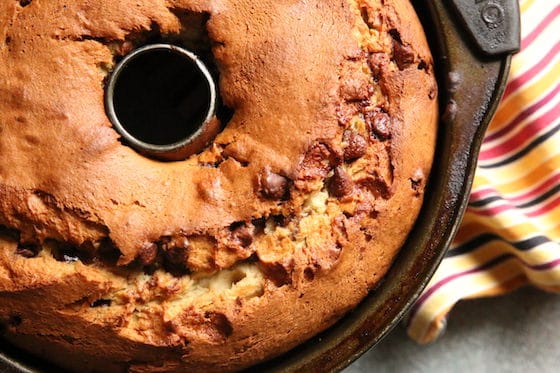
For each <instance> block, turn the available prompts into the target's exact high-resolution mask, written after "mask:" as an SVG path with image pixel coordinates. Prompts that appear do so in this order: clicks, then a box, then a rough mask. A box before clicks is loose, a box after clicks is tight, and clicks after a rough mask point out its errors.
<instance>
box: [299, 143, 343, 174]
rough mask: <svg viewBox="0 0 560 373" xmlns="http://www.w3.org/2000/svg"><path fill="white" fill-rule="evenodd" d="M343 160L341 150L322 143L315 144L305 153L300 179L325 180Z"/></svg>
mask: <svg viewBox="0 0 560 373" xmlns="http://www.w3.org/2000/svg"><path fill="white" fill-rule="evenodd" d="M343 159H344V155H343V154H342V151H341V150H340V149H338V148H334V147H333V146H331V145H329V144H325V143H322V142H318V143H315V144H313V145H312V146H311V147H310V148H309V150H308V151H307V152H306V153H305V157H304V159H303V164H302V172H301V174H300V176H299V178H300V179H303V180H313V179H318V178H321V179H324V178H325V177H327V175H328V173H329V172H330V171H331V170H332V168H333V167H335V166H338V165H340V164H341V163H342V161H343Z"/></svg>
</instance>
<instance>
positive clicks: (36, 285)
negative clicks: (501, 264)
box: [0, 0, 437, 372]
mask: <svg viewBox="0 0 560 373" xmlns="http://www.w3.org/2000/svg"><path fill="white" fill-rule="evenodd" d="M153 41H164V42H171V43H176V44H179V45H183V46H187V47H188V48H189V49H192V50H194V51H196V52H197V53H199V55H201V56H203V58H206V59H207V61H206V62H208V63H209V65H210V66H211V69H212V71H213V73H214V74H215V75H216V76H217V77H218V78H219V88H220V95H221V103H222V111H221V112H219V113H218V115H217V117H216V118H215V120H217V121H219V122H220V125H221V126H222V128H223V130H222V131H221V133H220V134H219V135H218V136H217V137H216V138H215V139H214V141H213V142H212V144H210V145H209V146H208V147H207V148H206V149H204V150H203V151H202V152H201V153H199V154H196V155H193V156H191V157H190V158H189V159H187V160H185V161H181V162H168V163H164V162H156V161H153V160H150V159H147V158H144V157H143V156H141V155H140V154H138V153H136V152H135V151H134V150H132V149H131V148H129V147H128V146H126V144H125V143H123V142H122V141H121V139H120V138H119V136H118V134H117V133H116V132H115V131H114V130H113V128H112V127H111V123H110V122H109V120H108V118H107V116H106V114H105V108H104V106H103V95H104V84H105V82H106V79H107V76H108V75H109V74H110V72H111V70H112V68H113V67H114V65H115V63H116V62H117V61H118V60H119V59H120V58H122V57H123V56H124V55H125V54H126V53H128V52H129V51H131V50H132V49H134V48H136V47H138V46H141V45H143V44H146V43H150V42H153ZM0 96H1V97H2V99H1V100H0V134H1V136H0V325H3V328H2V331H3V333H4V335H5V336H6V338H8V339H9V340H10V341H11V342H12V343H14V344H16V345H18V346H21V347H23V348H25V349H28V350H30V351H32V352H34V353H36V354H39V355H42V356H47V357H49V359H50V360H53V361H54V362H55V363H56V364H58V365H60V366H63V367H66V368H68V369H74V370H76V369H83V367H84V366H88V367H90V369H91V370H92V371H104V372H109V371H115V372H119V371H133V372H142V371H162V372H163V371H184V370H185V369H188V370H193V371H225V370H237V369H241V368H244V367H247V366H250V365H252V364H255V363H257V362H260V361H262V360H264V359H268V358H271V357H273V356H276V355H278V354H280V353H282V352H285V351H287V350H289V349H290V348H292V347H294V346H296V345H297V344H299V343H301V342H302V341H304V340H306V339H308V338H309V337H311V336H313V335H314V334H316V333H318V332H319V331H321V330H324V329H325V328H327V327H328V326H330V325H332V323H334V322H335V321H336V320H337V319H339V318H340V317H341V316H342V315H343V314H344V313H345V312H347V311H348V310H350V309H351V308H352V307H354V306H355V305H356V304H357V303H358V302H359V301H360V300H361V299H362V298H363V297H364V296H365V295H366V294H367V293H368V292H369V291H370V290H372V289H373V288H374V287H375V286H376V284H377V283H378V281H379V280H380V279H381V278H382V276H383V275H384V274H385V273H386V271H387V270H388V268H389V266H390V264H391V262H392V260H393V258H394V256H395V254H396V252H397V251H398V249H399V248H400V246H401V245H402V244H403V242H404V240H405V239H406V236H407V234H408V232H409V231H410V229H411V227H412V225H413V223H414V220H415V219H416V217H417V214H418V211H419V210H420V207H421V204H422V200H423V193H424V189H425V186H426V181H427V177H428V175H429V172H430V167H431V162H432V159H433V152H434V144H435V135H436V121H437V99H436V98H437V97H436V96H437V86H436V83H435V80H434V74H433V61H432V58H431V55H430V52H429V50H428V46H427V43H426V40H425V37H424V35H423V31H422V29H421V25H420V23H419V22H418V19H417V18H416V15H415V14H414V11H413V9H412V7H411V5H410V4H409V2H408V1H407V0H385V1H382V0H332V1H322V0H310V1H292V0H282V1H278V0H276V1H272V0H263V1H260V2H259V3H258V6H257V5H256V4H255V3H254V1H249V0H235V1H234V0H167V1H164V0H159V1H153V0H134V1H133V0H122V1H118V2H115V1H91V0H79V1H65V0H50V1H42V0H34V1H28V2H21V1H17V0H10V1H4V2H2V4H1V5H0Z"/></svg>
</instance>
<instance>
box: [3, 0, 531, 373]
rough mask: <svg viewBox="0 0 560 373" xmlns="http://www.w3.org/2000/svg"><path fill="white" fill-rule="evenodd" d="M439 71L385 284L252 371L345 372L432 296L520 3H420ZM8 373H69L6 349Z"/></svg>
mask: <svg viewBox="0 0 560 373" xmlns="http://www.w3.org/2000/svg"><path fill="white" fill-rule="evenodd" d="M412 3H413V5H414V6H415V8H416V10H417V12H418V13H419V15H420V18H421V20H422V22H423V24H424V27H425V29H426V33H427V36H428V39H429V42H430V44H431V47H432V51H433V54H434V58H435V63H436V72H437V74H438V76H437V78H438V83H439V88H440V111H441V123H440V126H439V134H438V146H437V152H436V154H437V155H436V160H435V163H434V167H433V170H432V175H431V179H430V184H429V186H428V191H427V193H426V200H425V202H424V207H423V210H422V212H421V215H420V217H419V219H418V221H417V223H416V226H415V228H414V230H413V232H412V233H411V235H410V237H409V239H408V241H407V243H406V244H405V246H404V247H403V249H402V250H401V252H400V254H399V255H398V257H397V259H396V260H395V262H394V264H393V266H392V268H391V270H390V271H389V273H388V274H387V276H386V277H385V279H384V281H383V282H382V283H381V284H380V285H379V286H378V288H377V289H375V290H374V291H373V292H371V294H370V295H369V296H368V297H367V298H366V299H365V300H364V301H363V302H362V303H361V304H360V305H359V306H358V307H356V309H355V310H354V311H353V312H351V313H350V314H348V315H347V316H346V317H345V318H343V319H342V320H341V321H340V322H338V323H337V324H335V325H334V326H333V327H331V328H330V329H328V330H327V331H325V332H323V333H322V334H321V335H318V336H316V337H315V338H313V339H311V340H309V341H308V342H306V343H304V344H303V345H301V346H300V347H298V348H296V349H294V350H292V351H290V352H289V353H287V354H285V355H283V356H281V357H279V358H276V359H274V360H272V361H269V362H265V363H263V364H261V365H259V366H257V367H254V368H253V369H251V370H254V371H268V372H275V371H277V372H280V371H285V372H296V371H297V372H300V371H317V372H327V371H337V370H341V369H342V368H344V367H346V366H347V365H349V364H350V363H351V362H352V361H354V360H355V359H357V358H358V357H359V356H360V355H361V354H362V353H364V352H365V351H366V350H367V349H369V348H370V347H372V346H373V345H375V344H376V343H377V342H379V341H380V340H381V339H382V338H383V336H385V335H386V334H387V333H388V332H389V331H390V330H391V329H392V328H393V327H394V326H395V325H396V324H397V323H398V322H399V320H400V319H401V317H402V316H403V315H404V314H405V313H406V312H407V310H408V309H409V308H410V306H412V304H413V303H414V301H415V300H416V298H417V297H418V295H419V294H420V293H421V291H422V290H423V289H424V287H425V286H426V284H427V283H428V281H429V279H430V278H431V276H432V274H433V273H434V271H435V269H436V268H437V266H438V264H439V263H440V261H441V259H442V258H443V256H444V254H445V252H446V249H447V247H448V246H449V244H450V242H451V240H452V238H453V236H454V234H455V232H456V231H457V228H458V226H459V224H460V221H461V217H462V215H463V213H464V210H465V208H466V205H467V202H468V196H469V191H470V188H471V184H472V180H473V176H474V171H475V168H476V161H477V156H478V152H479V149H480V145H481V142H482V139H483V136H484V132H485V130H486V128H487V126H488V123H489V122H490V119H491V118H492V115H493V113H494V111H495V110H496V107H497V105H498V102H499V100H500V97H501V95H502V93H503V89H504V86H505V83H506V79H507V75H508V71H509V66H510V60H511V55H512V54H513V53H515V52H516V51H517V50H518V48H519V44H520V41H519V33H520V30H519V27H520V25H519V8H518V3H517V1H516V0H452V1H444V0H415V1H412ZM0 371H2V372H18V373H19V372H54V371H60V369H57V368H56V367H53V366H51V365H49V364H48V363H46V362H43V361H40V360H36V359H34V358H31V357H29V356H28V355H25V354H24V353H22V352H21V351H17V350H16V349H14V348H12V347H10V346H9V345H7V343H6V342H3V341H1V340H0Z"/></svg>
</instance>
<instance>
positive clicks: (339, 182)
mask: <svg viewBox="0 0 560 373" xmlns="http://www.w3.org/2000/svg"><path fill="white" fill-rule="evenodd" d="M353 189H354V182H353V181H352V178H351V177H350V175H348V173H347V172H346V171H344V169H343V168H342V167H340V166H339V167H336V168H335V169H334V174H333V176H332V177H331V179H330V181H329V193H330V194H331V195H332V196H334V197H344V196H346V195H348V194H350V193H352V190H353Z"/></svg>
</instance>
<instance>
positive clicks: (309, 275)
mask: <svg viewBox="0 0 560 373" xmlns="http://www.w3.org/2000/svg"><path fill="white" fill-rule="evenodd" d="M316 270H317V269H316V268H313V267H307V268H305V270H304V271H303V276H304V277H305V279H306V280H307V281H313V280H314V279H315V271H316Z"/></svg>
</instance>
